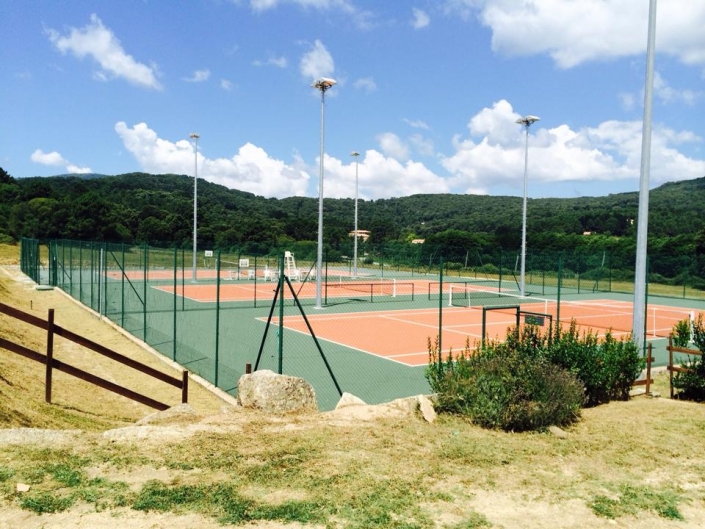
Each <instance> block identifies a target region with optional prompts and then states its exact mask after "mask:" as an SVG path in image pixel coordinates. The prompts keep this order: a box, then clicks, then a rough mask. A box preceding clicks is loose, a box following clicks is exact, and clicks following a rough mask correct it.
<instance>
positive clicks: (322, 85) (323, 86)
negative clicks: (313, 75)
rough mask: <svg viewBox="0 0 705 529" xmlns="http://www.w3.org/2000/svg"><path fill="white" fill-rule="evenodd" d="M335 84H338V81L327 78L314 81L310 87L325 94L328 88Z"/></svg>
mask: <svg viewBox="0 0 705 529" xmlns="http://www.w3.org/2000/svg"><path fill="white" fill-rule="evenodd" d="M336 84H338V81H336V80H335V79H330V78H329V77H321V78H320V79H318V80H316V81H314V82H313V84H312V85H311V86H312V87H313V88H316V89H318V90H320V91H321V92H325V91H326V90H328V89H329V88H330V87H332V86H333V85H336Z"/></svg>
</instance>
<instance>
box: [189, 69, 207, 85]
mask: <svg viewBox="0 0 705 529" xmlns="http://www.w3.org/2000/svg"><path fill="white" fill-rule="evenodd" d="M210 76H211V71H210V70H208V69H204V70H196V71H195V72H193V75H192V76H191V77H184V78H183V79H184V81H188V82H189V83H203V82H204V81H207V80H208V79H209V78H210Z"/></svg>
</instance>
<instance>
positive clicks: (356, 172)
mask: <svg viewBox="0 0 705 529" xmlns="http://www.w3.org/2000/svg"><path fill="white" fill-rule="evenodd" d="M350 156H352V157H353V158H355V232H354V236H355V240H354V242H353V273H352V276H353V278H356V277H357V195H358V167H359V163H358V158H359V157H360V153H359V152H357V151H353V152H351V153H350Z"/></svg>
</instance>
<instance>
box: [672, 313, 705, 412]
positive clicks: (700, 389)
mask: <svg viewBox="0 0 705 529" xmlns="http://www.w3.org/2000/svg"><path fill="white" fill-rule="evenodd" d="M679 324H680V322H679ZM679 324H677V325H676V327H677V326H678V325H679ZM693 342H695V346H696V347H697V348H698V350H699V351H700V352H701V353H702V352H703V351H705V325H704V324H703V317H702V315H699V316H698V319H697V320H695V321H694V322H693ZM686 344H687V342H686ZM681 367H684V368H685V369H686V370H687V371H682V372H678V373H676V374H675V375H674V376H673V387H674V388H675V389H677V390H679V391H678V398H680V399H688V400H695V401H705V357H704V356H702V355H700V356H696V355H689V356H688V358H687V359H686V361H685V362H683V363H682V364H681Z"/></svg>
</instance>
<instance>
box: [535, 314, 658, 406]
mask: <svg viewBox="0 0 705 529" xmlns="http://www.w3.org/2000/svg"><path fill="white" fill-rule="evenodd" d="M545 354H546V356H547V358H548V360H549V361H550V362H551V363H553V364H556V365H558V366H561V367H562V368H564V369H567V370H568V371H570V372H571V373H573V374H574V375H575V376H576V377H578V378H579V379H580V380H581V381H582V383H583V384H584V386H585V406H588V407H589V406H597V405H598V404H603V403H606V402H609V401H610V400H627V399H628V398H629V391H630V390H631V388H632V385H633V384H634V381H635V380H636V379H637V378H639V375H640V374H641V371H642V369H644V359H643V358H642V357H641V355H640V353H639V348H638V347H637V346H636V344H634V343H633V342H632V341H631V340H617V339H615V338H614V336H612V334H611V333H610V332H608V333H607V334H606V335H605V338H604V339H603V340H600V339H599V338H598V336H597V335H596V334H594V333H593V332H592V331H587V332H583V333H582V334H581V333H579V332H578V330H577V327H576V324H575V322H574V321H573V322H571V324H570V326H569V327H568V329H567V330H563V329H561V328H558V329H557V331H556V333H555V334H554V336H553V340H552V342H551V344H550V347H546V348H545Z"/></svg>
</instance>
